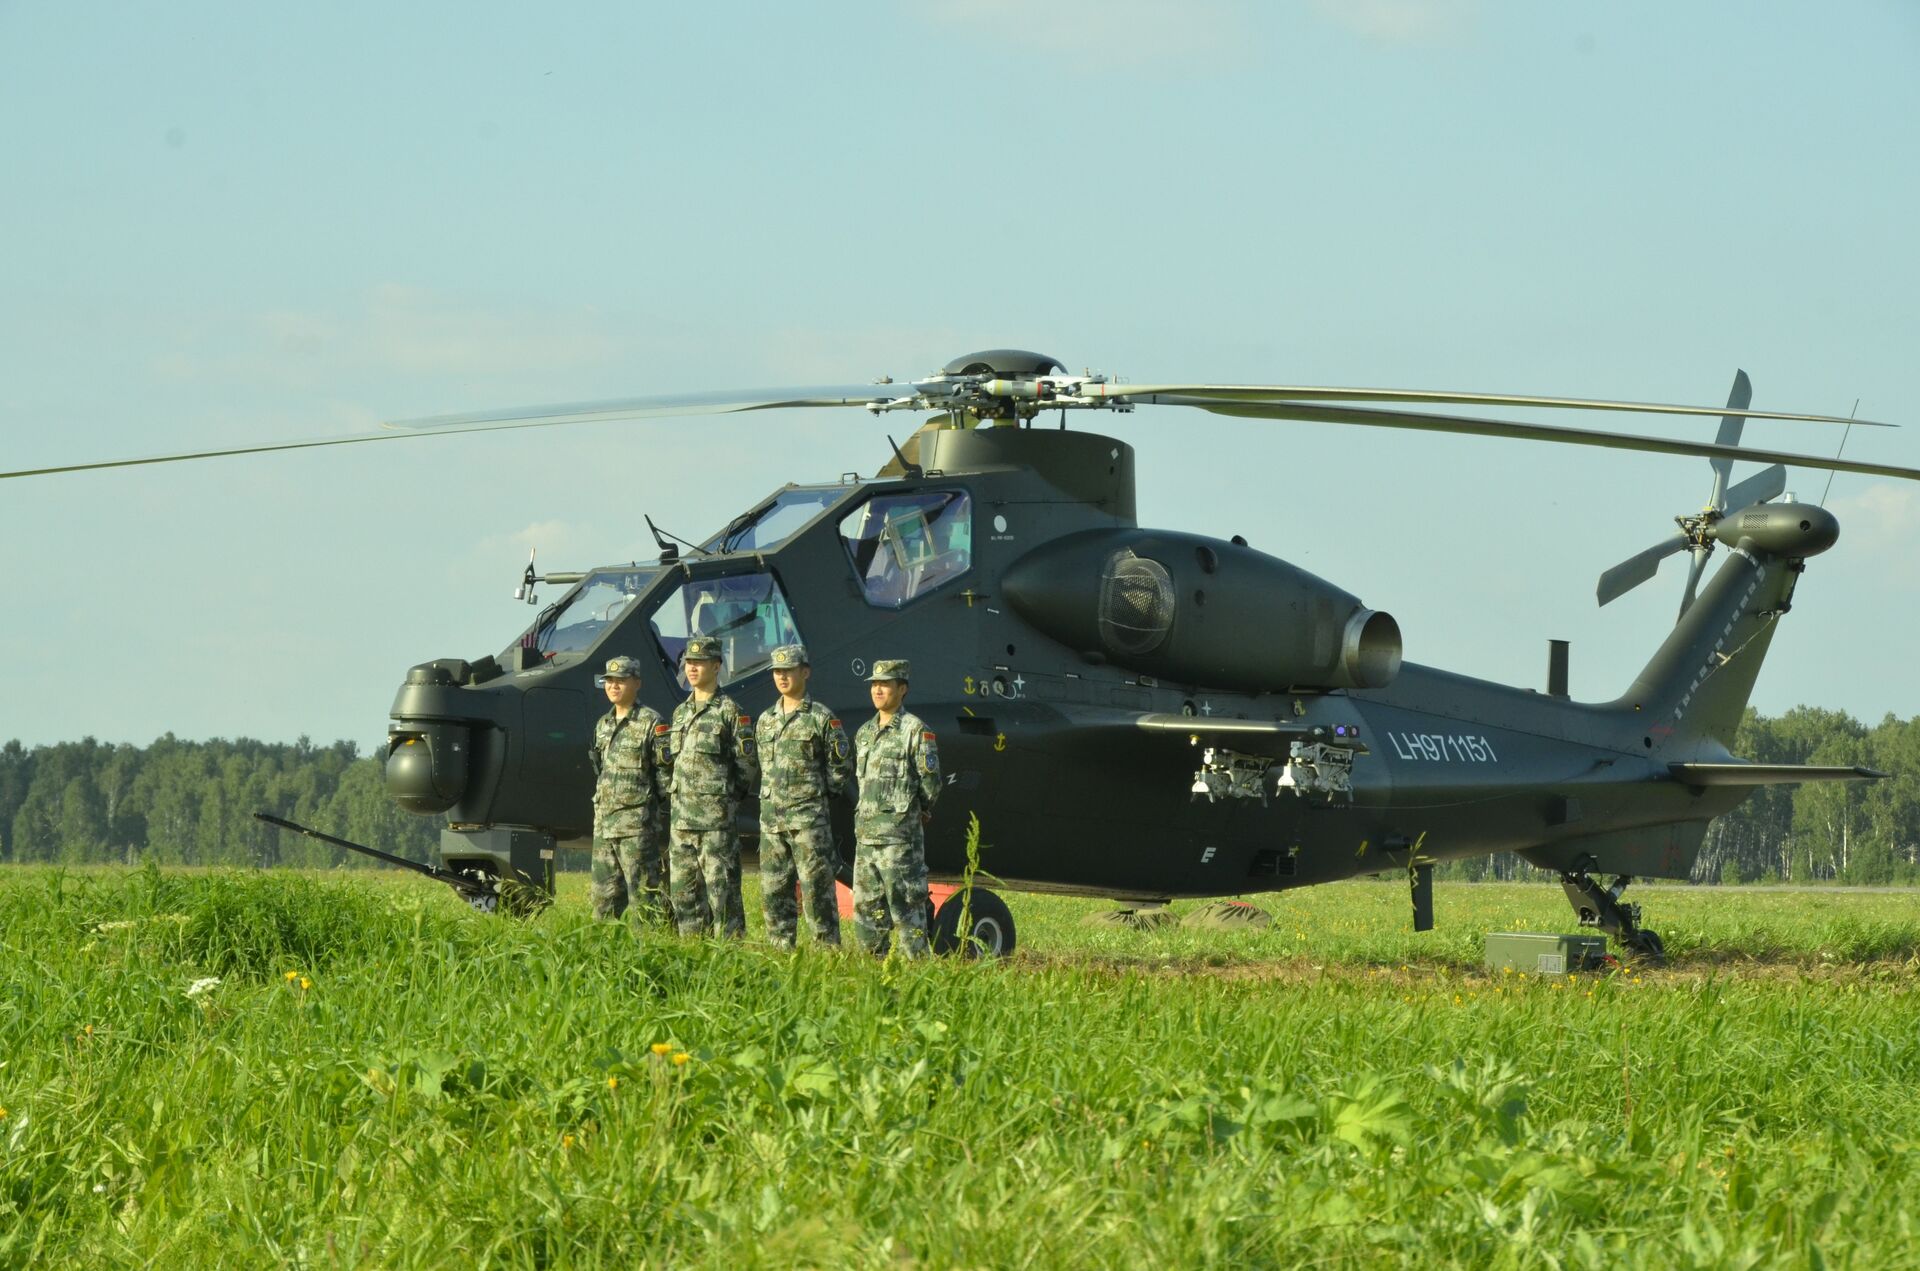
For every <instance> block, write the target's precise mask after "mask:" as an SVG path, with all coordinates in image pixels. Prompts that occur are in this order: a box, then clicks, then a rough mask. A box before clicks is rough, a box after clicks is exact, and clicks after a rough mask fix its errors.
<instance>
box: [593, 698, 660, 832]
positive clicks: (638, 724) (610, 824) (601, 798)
mask: <svg viewBox="0 0 1920 1271" xmlns="http://www.w3.org/2000/svg"><path fill="white" fill-rule="evenodd" d="M666 755H667V726H666V725H665V724H664V723H662V722H661V721H660V712H659V711H656V710H654V709H653V707H651V706H639V705H636V706H635V707H634V708H633V709H632V710H631V711H629V712H628V713H627V717H626V718H625V719H620V718H619V717H618V716H616V715H615V714H614V713H613V712H612V711H608V712H607V713H606V714H604V715H602V716H601V717H600V722H599V723H597V724H595V725H594V726H593V770H594V772H596V773H598V774H599V780H598V781H596V782H595V784H594V787H593V831H594V833H595V834H599V835H603V836H627V835H634V834H638V833H640V831H641V829H642V828H643V822H645V821H646V819H647V813H648V811H649V809H650V808H651V807H652V806H654V805H655V804H657V803H659V802H661V801H663V800H664V799H665V798H666V789H667V785H666V774H665V771H664V769H665V762H664V761H665V759H666Z"/></svg>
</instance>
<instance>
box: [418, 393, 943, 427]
mask: <svg viewBox="0 0 1920 1271" xmlns="http://www.w3.org/2000/svg"><path fill="white" fill-rule="evenodd" d="M909 387H910V386H909ZM899 391H900V390H899V389H898V388H895V387H894V386H890V385H885V384H836V385H824V386H820V387H814V388H748V389H735V390H731V391H726V390H722V391H719V392H703V393H669V394H664V395H657V396H652V397H616V398H612V399H609V400H607V401H598V402H561V403H555V404H552V405H546V406H515V407H509V408H506V409H503V410H491V411H473V412H469V413H463V414H457V415H428V416H425V417H423V418H419V419H396V420H389V421H386V422H385V423H383V424H382V425H381V426H382V427H383V428H394V429H404V430H407V431H409V432H470V431H473V430H475V429H482V428H545V427H552V426H555V425H560V424H588V423H595V422H598V421H600V420H613V419H662V418H669V417H675V416H687V415H731V414H737V413H739V412H741V411H749V410H790V409H804V408H808V407H833V406H861V407H864V406H865V405H866V404H867V403H868V402H871V401H874V400H877V399H881V398H889V397H896V396H898V395H899Z"/></svg>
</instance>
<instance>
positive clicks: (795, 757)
mask: <svg viewBox="0 0 1920 1271" xmlns="http://www.w3.org/2000/svg"><path fill="white" fill-rule="evenodd" d="M754 731H755V734H756V735H757V738H758V749H759V751H760V827H761V828H762V829H768V830H804V829H807V828H808V827H809V826H813V825H819V824H821V823H823V822H825V821H826V819H827V800H828V799H831V798H833V797H835V796H836V795H838V794H840V793H841V792H842V791H844V790H845V789H846V788H847V770H848V767H849V766H850V764H851V761H852V759H853V752H852V751H851V750H849V749H848V747H847V730H846V729H844V728H842V727H841V726H840V721H839V720H837V719H835V718H834V717H833V712H832V711H830V710H828V709H827V708H826V707H825V706H822V705H821V704H820V703H819V702H816V701H814V700H813V699H812V698H811V697H809V698H807V699H806V700H805V701H804V702H802V703H801V704H800V709H799V710H796V711H793V712H791V713H789V714H786V715H782V714H781V713H780V703H779V702H778V701H776V702H774V704H773V705H771V706H769V707H767V709H766V710H764V711H762V712H761V714H760V723H759V725H758V726H757V727H756V728H755V730H754Z"/></svg>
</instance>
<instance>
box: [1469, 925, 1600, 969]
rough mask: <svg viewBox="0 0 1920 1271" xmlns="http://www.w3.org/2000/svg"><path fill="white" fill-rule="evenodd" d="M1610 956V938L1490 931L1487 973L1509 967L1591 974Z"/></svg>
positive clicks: (1537, 932)
mask: <svg viewBox="0 0 1920 1271" xmlns="http://www.w3.org/2000/svg"><path fill="white" fill-rule="evenodd" d="M1606 955H1607V938H1606V937H1605V936H1599V935H1584V934H1583V935H1573V936H1568V935H1555V934H1553V933H1551V932H1545V931H1489V932H1488V933H1487V970H1489V971H1504V970H1506V969H1507V968H1508V967H1511V968H1513V969H1514V970H1516V971H1525V972H1527V973H1528V974H1530V975H1532V974H1539V975H1565V974H1567V973H1568V972H1569V971H1590V970H1592V969H1594V968H1595V967H1597V966H1599V965H1600V960H1601V959H1602V958H1604V957H1606Z"/></svg>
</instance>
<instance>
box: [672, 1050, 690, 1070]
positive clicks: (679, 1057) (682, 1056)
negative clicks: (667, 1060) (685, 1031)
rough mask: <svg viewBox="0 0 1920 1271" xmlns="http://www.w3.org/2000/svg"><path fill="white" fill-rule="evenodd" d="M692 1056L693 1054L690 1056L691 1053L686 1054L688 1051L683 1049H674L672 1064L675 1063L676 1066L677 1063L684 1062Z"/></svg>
mask: <svg viewBox="0 0 1920 1271" xmlns="http://www.w3.org/2000/svg"><path fill="white" fill-rule="evenodd" d="M692 1058H693V1056H692V1055H689V1054H688V1053H687V1052H686V1051H684V1050H681V1051H675V1052H674V1056H673V1062H674V1064H675V1065H676V1066H678V1065H680V1064H684V1063H686V1062H687V1060H689V1059H692Z"/></svg>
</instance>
